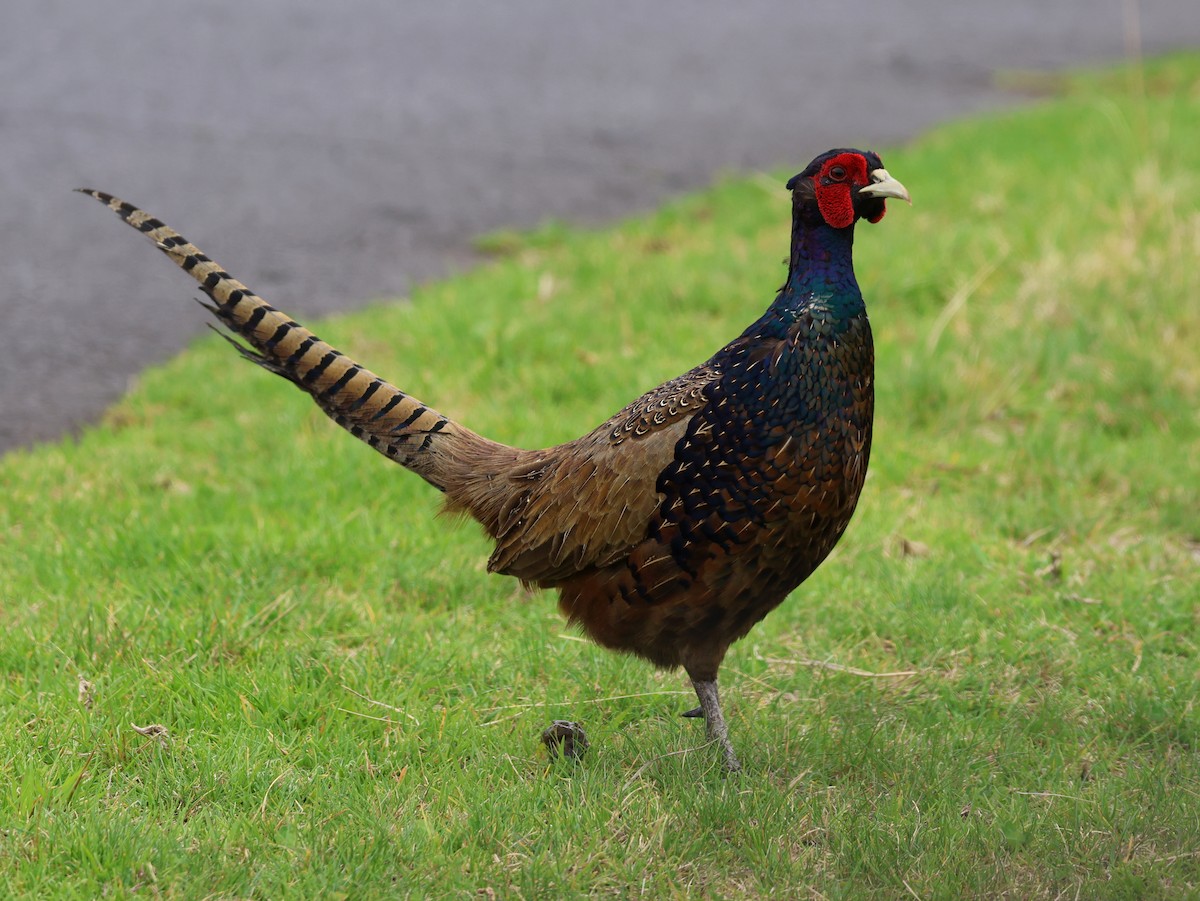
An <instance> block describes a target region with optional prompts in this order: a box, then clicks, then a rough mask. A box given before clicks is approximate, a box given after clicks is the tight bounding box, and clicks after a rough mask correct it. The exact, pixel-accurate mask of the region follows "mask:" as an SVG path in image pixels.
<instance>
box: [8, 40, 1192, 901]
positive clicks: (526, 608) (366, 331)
mask: <svg viewBox="0 0 1200 901" xmlns="http://www.w3.org/2000/svg"><path fill="white" fill-rule="evenodd" d="M1036 84H1037V85H1038V86H1039V88H1040V89H1042V90H1046V89H1048V90H1049V96H1044V97H1041V98H1039V99H1036V100H1034V101H1031V103H1030V104H1029V105H1028V106H1026V107H1024V108H1021V109H1018V110H1016V111H1011V112H1006V113H1003V114H1000V115H994V116H990V117H987V118H983V119H977V120H972V121H967V122H962V123H958V124H954V125H951V126H948V127H943V128H940V129H938V130H936V131H934V132H932V133H930V134H929V135H927V136H926V137H924V138H923V139H921V140H920V141H917V142H915V143H913V144H912V145H910V146H908V147H905V148H901V149H893V150H889V151H887V152H885V153H884V159H885V161H886V163H887V166H888V169H889V171H891V172H892V173H893V174H894V175H895V176H896V177H898V178H899V179H900V180H902V181H903V182H904V183H905V184H906V185H907V186H908V188H909V189H910V190H911V192H912V194H913V198H914V203H915V205H914V206H913V207H912V208H911V209H909V208H907V207H905V206H904V205H902V204H896V203H895V202H893V204H892V208H891V210H890V212H889V215H888V216H887V218H886V219H885V220H884V221H883V222H882V223H880V224H879V225H877V226H869V225H866V224H864V225H860V227H859V233H858V241H857V269H858V273H859V280H860V283H861V284H862V287H863V291H864V294H865V295H866V297H867V301H868V306H869V308H870V311H871V315H872V323H873V327H874V330H875V335H876V343H877V353H878V373H877V391H878V410H877V419H876V433H875V445H874V452H873V459H872V462H871V466H872V468H871V472H870V475H869V478H868V481H867V486H866V490H865V492H864V495H863V498H862V501H861V503H860V505H859V512H858V513H857V514H856V518H855V521H854V522H853V523H852V524H851V526H850V529H849V531H848V532H847V534H846V536H845V538H844V539H843V541H842V543H841V544H840V546H839V547H838V549H837V550H836V551H835V552H834V554H833V556H832V557H831V558H830V559H829V561H828V562H827V563H826V564H825V565H824V566H823V567H822V568H821V569H820V570H819V571H818V572H817V574H816V575H815V576H813V577H812V578H811V579H810V580H809V581H808V582H807V583H805V584H804V585H803V586H801V588H800V589H798V590H797V591H796V592H795V594H794V595H793V596H792V597H791V598H790V599H789V600H788V601H787V602H786V603H785V604H784V605H783V606H782V607H781V608H779V609H778V610H777V611H775V612H774V613H773V614H772V615H771V616H770V617H768V619H767V620H766V621H765V622H764V623H762V624H761V625H760V626H759V627H758V628H757V629H755V631H753V632H752V633H751V635H750V636H749V637H748V638H747V639H745V640H744V641H743V642H741V643H740V644H738V645H736V646H735V647H734V648H733V649H732V651H731V652H730V655H729V657H728V658H727V660H726V665H725V666H724V668H723V669H722V687H723V698H724V703H725V708H726V713H727V716H728V718H729V721H730V728H731V730H732V734H733V739H734V743H735V745H736V746H737V748H738V752H739V754H740V756H741V758H742V762H743V764H744V765H745V772H743V773H741V774H737V775H734V776H727V775H726V774H725V773H724V772H723V771H722V768H721V766H720V756H719V754H717V753H714V751H713V749H712V748H708V747H705V746H704V742H703V725H702V723H701V722H700V721H697V720H684V719H681V718H680V717H679V713H680V712H681V711H682V710H684V709H686V708H688V707H690V706H692V705H693V704H694V696H693V695H692V694H691V691H690V688H689V687H688V685H687V684H686V680H685V679H684V678H683V676H682V674H681V673H658V672H655V671H653V670H652V669H651V668H650V667H649V666H647V665H646V664H644V663H642V662H640V661H637V660H634V659H629V658H623V657H619V656H616V655H613V654H611V653H608V652H605V651H603V650H600V649H599V648H597V647H595V646H593V645H592V644H590V643H588V642H586V641H585V640H583V639H582V638H581V637H580V636H579V635H578V634H575V633H574V632H573V631H571V630H570V629H568V628H567V627H565V626H564V624H563V623H562V621H561V619H560V617H559V615H558V613H557V611H556V608H555V602H554V598H553V596H552V595H550V594H547V593H528V592H525V591H523V590H522V589H521V588H520V586H519V585H518V584H517V583H516V582H514V581H512V580H509V579H504V578H500V577H495V576H489V575H487V574H486V572H485V570H484V564H485V561H486V558H487V554H488V545H487V543H486V542H485V541H484V540H483V538H482V537H481V535H480V534H479V532H478V530H477V529H476V528H474V527H473V526H471V525H470V524H461V523H456V522H454V521H450V520H447V519H446V518H439V517H436V516H435V514H436V511H437V509H438V502H439V498H438V496H437V493H436V492H435V491H433V490H432V489H430V488H429V487H428V486H427V485H425V484H424V483H423V482H421V481H420V480H419V479H418V478H416V477H414V476H412V475H409V474H407V473H404V472H403V471H401V470H400V469H398V468H397V467H395V466H394V465H392V464H390V463H389V462H388V461H387V460H385V459H384V458H382V457H380V456H378V455H377V454H375V453H374V452H373V451H371V450H370V449H369V448H367V447H366V446H365V445H361V444H359V443H358V442H355V441H354V440H353V439H351V438H350V437H349V436H347V435H345V434H344V433H342V432H340V431H339V430H338V429H337V428H336V427H335V426H333V425H332V424H331V423H329V422H328V421H327V420H326V419H325V418H324V417H323V416H322V414H321V413H320V412H319V411H318V410H317V409H316V408H315V407H314V406H313V405H312V404H311V403H310V402H309V401H308V399H307V398H306V397H305V396H304V395H302V394H301V393H300V392H298V391H296V390H295V389H294V388H293V387H291V386H289V385H288V384H286V383H284V382H283V381H282V380H281V379H277V378H274V377H273V376H270V375H269V374H267V373H264V372H261V371H259V370H256V369H255V368H253V367H251V366H248V365H246V364H245V363H243V362H241V361H240V360H239V359H238V358H237V356H236V355H235V354H233V353H231V352H230V350H229V348H228V346H226V345H225V344H224V343H223V342H221V341H219V340H218V339H216V338H215V337H213V338H208V339H206V340H203V341H200V342H198V343H197V345H196V346H195V347H194V348H193V349H191V350H189V351H188V352H186V353H184V354H182V355H181V356H179V357H178V358H177V359H175V360H173V361H171V362H170V363H169V364H167V365H165V366H161V367H157V368H154V369H152V370H150V371H148V372H146V373H144V374H143V376H142V377H141V378H140V380H139V382H138V384H137V385H136V386H135V387H134V388H133V389H132V390H131V391H130V393H129V395H128V396H127V397H126V398H125V399H124V400H123V401H121V402H120V403H119V404H118V405H117V406H116V407H114V408H113V409H112V410H111V411H109V413H108V414H107V415H106V416H105V418H104V421H103V422H102V423H100V424H98V425H97V426H95V427H94V428H91V429H88V430H87V431H86V432H85V433H84V434H82V435H80V436H78V438H75V439H70V440H65V441H63V442H62V443H60V444H56V445H49V446H42V447H37V448H34V449H31V450H28V451H22V452H18V453H13V454H10V455H8V456H6V457H4V458H3V459H0V483H2V484H3V486H4V493H5V499H6V502H5V504H4V507H3V509H0V604H2V606H0V628H3V630H4V633H5V640H4V641H3V643H2V644H0V679H2V680H3V681H2V682H0V896H4V897H31V898H32V897H39V898H44V897H63V898H76V897H77V898H95V897H106V898H125V897H164V898H261V899H277V898H282V897H314V898H315V897H323V898H337V897H343V898H354V899H358V898H378V897H388V898H391V897H414V898H420V897H459V898H470V897H484V898H493V897H496V898H535V897H545V896H551V895H553V896H558V897H573V896H616V897H643V896H644V897H654V898H675V897H680V898H681V897H685V896H686V897H713V898H726V897H730V898H737V897H761V896H767V895H776V896H780V897H786V898H804V897H812V898H860V897H878V898H911V897H917V898H922V899H929V898H962V897H996V896H1007V897H1012V898H1060V897H1061V898H1077V897H1078V898H1141V897H1198V896H1200V710H1197V701H1198V700H1200V412H1198V411H1200V353H1198V351H1197V348H1198V347H1200V115H1198V114H1197V110H1198V109H1200V55H1180V56H1175V57H1170V58H1167V59H1163V60H1157V61H1154V62H1152V63H1150V64H1148V65H1147V67H1146V68H1145V69H1144V70H1142V69H1136V68H1135V69H1122V70H1120V71H1117V72H1105V73H1089V74H1084V75H1078V76H1071V77H1065V78H1062V79H1052V80H1045V79H1038V80H1036ZM851 139H852V136H847V141H848V142H849V141H850V140H851ZM824 149H826V148H824V147H797V149H796V153H797V157H796V164H797V165H803V164H804V163H806V162H807V160H808V159H809V158H811V157H812V156H814V155H815V154H816V153H818V152H820V151H822V150H824ZM790 174H792V172H790V171H789V172H780V173H774V174H771V175H770V176H766V175H759V176H750V177H741V178H736V179H734V178H731V179H729V180H725V181H722V182H720V183H719V184H716V185H715V186H713V187H712V188H711V189H710V190H707V191H705V192H703V193H700V194H697V195H694V196H689V197H686V198H683V199H681V200H678V201H675V202H672V203H670V204H669V205H667V206H666V207H665V208H664V209H662V210H660V211H657V212H655V213H653V214H650V215H647V216H644V217H641V218H637V219H634V220H631V221H628V222H624V223H620V224H618V225H615V226H613V227H611V228H607V229H603V230H599V231H582V230H575V229H569V228H565V227H561V226H557V225H554V224H549V225H547V226H545V227H544V228H542V229H540V230H538V231H537V232H535V233H532V234H500V235H494V236H491V237H490V238H488V239H487V240H486V241H485V242H482V243H483V246H484V247H485V248H486V249H488V250H489V251H490V252H491V253H492V254H493V255H494V260H493V261H492V262H490V263H489V264H488V265H485V266H483V267H481V268H480V269H478V270H477V271H474V272H471V273H469V274H466V275H464V276H461V277H458V278H454V279H452V280H449V281H445V282H441V283H438V284H431V285H427V286H424V287H422V288H421V289H420V290H418V291H415V292H414V293H413V296H412V298H411V303H396V304H385V305H379V306H376V307H374V308H372V309H369V310H366V311H364V312H362V313H359V314H356V315H352V316H345V317H339V318H336V319H331V320H327V321H324V322H320V323H316V324H315V325H316V327H317V330H318V331H319V333H320V334H321V335H322V337H324V338H326V339H327V340H330V341H332V342H333V343H335V344H336V345H338V346H339V347H341V348H342V349H343V350H345V351H347V352H348V353H350V354H351V355H352V356H354V357H355V358H357V359H358V360H360V361H361V362H363V363H364V364H366V365H368V366H370V367H371V368H372V369H373V370H375V371H376V372H379V373H380V374H382V375H384V376H385V377H388V378H390V379H391V380H392V381H394V382H395V383H396V384H398V385H399V386H401V387H402V388H405V389H406V390H410V391H411V392H412V393H414V394H415V395H417V396H418V397H421V398H422V399H424V400H426V401H428V402H430V403H432V404H434V405H435V406H436V407H437V408H438V409H439V410H441V411H442V412H444V413H446V414H448V415H450V416H453V417H454V418H456V419H459V420H461V421H464V422H466V423H467V424H469V425H470V426H471V427H472V428H474V429H475V430H477V431H480V432H482V433H484V434H486V435H488V436H489V437H493V438H496V439H498V440H503V441H506V442H509V443H513V444H519V445H524V446H542V445H547V444H551V443H555V442H558V441H562V440H565V439H568V438H571V437H574V436H575V435H577V434H579V433H581V432H583V431H585V430H587V429H590V428H591V427H593V426H594V425H595V424H596V423H598V422H600V421H602V420H603V419H604V418H606V417H607V416H608V415H609V414H610V413H612V412H613V411H614V410H615V409H617V408H618V407H620V406H621V405H623V404H625V403H627V402H628V401H629V400H631V399H633V398H634V397H636V396H637V395H639V394H640V393H641V392H643V391H645V390H646V389H648V388H650V387H652V386H653V385H655V384H657V383H658V382H660V381H662V380H664V379H666V378H668V377H670V376H673V375H676V374H678V373H679V372H681V371H683V370H684V369H686V368H688V367H690V366H692V365H694V364H696V363H698V362H700V361H701V360H703V359H705V358H706V357H707V356H708V355H709V354H710V353H712V352H713V351H714V350H715V349H717V348H718V347H720V346H721V345H722V344H723V343H724V342H725V341H726V340H727V339H729V338H731V337H732V336H734V335H736V334H737V333H738V332H740V331H741V329H742V328H743V327H744V326H745V325H746V324H747V323H748V322H750V321H751V320H752V319H754V318H755V317H757V315H758V314H759V313H760V312H761V310H762V309H763V308H764V307H765V306H766V305H767V304H768V303H769V301H770V299H771V297H772V296H773V292H774V290H775V289H776V288H777V287H778V286H779V284H780V283H781V282H782V279H783V275H784V260H785V258H786V254H787V238H788V215H789V202H788V197H787V193H786V192H785V191H784V189H783V181H784V180H785V178H786V177H787V176H788V175H790ZM65 187H68V186H64V188H65ZM97 187H101V188H105V189H109V190H114V191H116V192H117V193H120V191H121V188H122V186H121V185H98V186H97ZM128 199H130V200H132V201H134V202H139V203H144V204H146V205H147V206H148V207H149V209H150V210H151V211H152V212H153V211H154V198H141V197H131V198H128ZM79 204H80V211H79V215H80V216H91V217H93V218H94V219H95V227H96V229H97V231H99V230H100V229H105V228H108V229H122V228H124V226H122V225H121V224H120V223H118V222H116V221H115V220H114V219H113V218H112V217H111V215H109V214H107V213H106V212H105V211H104V210H102V209H100V208H99V207H98V206H97V205H95V204H94V203H93V202H92V201H89V200H87V199H86V198H82V197H81V198H80V199H79ZM88 204H91V206H88ZM171 224H172V225H174V226H176V227H177V228H179V229H180V230H181V231H182V232H183V233H184V234H186V235H188V237H189V238H191V239H193V240H194V241H196V242H197V243H198V244H199V245H200V246H201V247H204V246H205V243H206V241H205V237H206V236H205V235H203V234H193V233H192V232H191V231H190V230H189V229H188V223H187V221H186V217H180V220H179V221H176V222H172V223H171ZM245 238H246V240H245V242H244V245H243V246H244V248H245V249H244V250H243V251H242V252H243V254H249V253H252V252H253V251H252V250H251V249H250V248H252V246H253V235H247V236H245ZM128 240H130V241H138V240H141V239H140V238H139V237H138V236H137V235H135V234H133V233H132V232H129V233H128ZM145 253H146V264H145V265H146V271H149V270H150V267H153V266H159V267H162V266H169V263H167V262H166V261H164V260H162V259H159V255H158V254H157V253H156V252H155V251H154V249H153V248H152V247H150V246H149V245H147V246H146V248H145ZM247 260H248V256H243V258H242V259H240V260H239V259H236V258H225V259H222V260H221V262H222V263H223V264H224V265H225V266H226V267H228V268H229V269H230V270H231V271H232V272H233V273H234V274H235V275H236V274H238V272H239V271H241V269H244V268H246V262H247ZM95 275H96V278H97V279H103V280H104V281H105V282H106V283H107V284H109V285H110V286H111V288H112V290H113V291H115V292H119V291H121V290H122V287H123V286H124V285H128V284H133V283H134V282H135V280H136V279H138V278H139V277H142V275H143V272H142V271H141V270H139V271H108V272H97V273H96V274H95ZM252 287H253V286H252ZM194 293H195V292H194V289H193V286H192V284H191V282H190V281H188V280H187V278H186V277H185V276H184V275H182V274H180V275H179V291H178V298H165V299H164V304H163V308H162V311H161V315H162V316H164V317H167V316H201V315H202V313H201V311H199V310H198V309H197V308H196V307H195V305H194V304H191V303H190V302H189V298H190V297H191V296H193V294H194ZM268 299H269V300H270V301H272V302H273V303H276V304H277V305H279V306H282V307H283V308H285V309H286V308H287V307H288V298H287V297H284V296H275V297H270V298H268ZM176 301H177V302H176ZM554 719H572V720H577V721H580V722H582V723H583V724H584V726H585V728H586V729H587V731H588V735H589V737H590V739H591V742H592V747H591V749H590V751H589V752H588V754H587V755H586V757H585V758H584V759H583V760H582V761H580V762H578V763H575V762H572V761H567V760H560V761H553V760H551V759H550V758H549V757H548V755H547V753H546V751H545V749H544V748H543V747H542V745H541V742H540V740H539V735H540V733H541V730H542V729H543V728H544V727H545V726H546V725H547V724H548V723H549V722H550V721H551V720H554Z"/></svg>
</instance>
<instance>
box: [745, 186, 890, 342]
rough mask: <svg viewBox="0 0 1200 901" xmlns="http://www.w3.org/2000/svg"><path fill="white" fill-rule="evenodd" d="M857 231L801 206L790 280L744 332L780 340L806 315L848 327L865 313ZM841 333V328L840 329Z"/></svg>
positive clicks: (796, 216)
mask: <svg viewBox="0 0 1200 901" xmlns="http://www.w3.org/2000/svg"><path fill="white" fill-rule="evenodd" d="M853 247H854V227H853V226H851V227H850V228H832V227H830V226H829V225H828V224H826V222H825V220H824V219H822V218H821V215H820V213H819V212H817V210H816V208H815V204H812V202H811V200H810V201H809V203H808V204H803V205H801V203H800V202H797V205H796V210H795V214H794V218H793V224H792V253H791V259H790V261H789V263H788V277H787V282H785V283H784V286H783V287H782V288H780V290H779V295H778V296H777V297H776V298H775V302H774V303H772V304H771V306H770V307H769V308H768V309H767V311H766V312H765V313H764V314H763V316H762V317H761V318H760V319H759V320H758V321H757V322H756V323H754V324H753V325H751V326H750V328H748V329H747V330H746V334H757V335H761V336H763V337H780V336H781V334H782V333H783V332H786V330H787V329H788V328H789V327H790V326H791V324H792V323H794V322H795V321H796V320H797V319H798V318H799V317H800V316H801V315H803V314H804V313H805V312H810V313H811V312H815V307H817V306H819V307H820V308H821V313H820V316H821V318H822V319H832V320H834V322H837V323H840V324H847V323H849V321H850V320H851V319H853V318H854V317H856V316H861V315H862V314H863V313H865V312H866V307H865V306H864V304H863V299H862V292H861V291H859V289H858V281H857V280H856V279H855V278H854V258H853V253H852V251H853ZM839 331H840V329H839Z"/></svg>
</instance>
